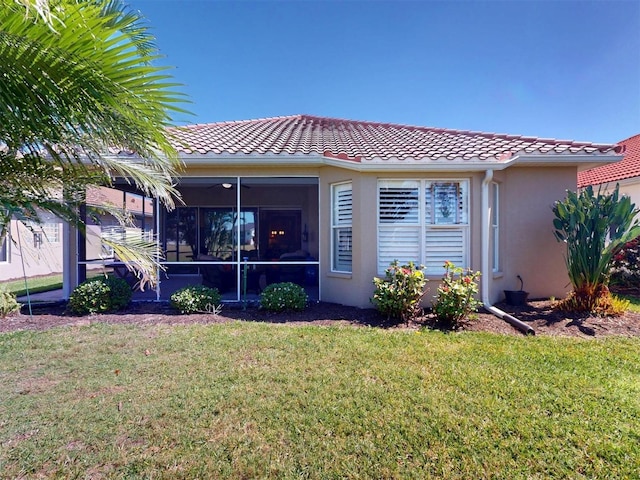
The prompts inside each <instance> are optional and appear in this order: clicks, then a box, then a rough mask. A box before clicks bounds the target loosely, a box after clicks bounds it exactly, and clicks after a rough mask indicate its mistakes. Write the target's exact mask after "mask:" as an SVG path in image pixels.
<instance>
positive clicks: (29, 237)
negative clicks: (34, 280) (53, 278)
mask: <svg viewBox="0 0 640 480" xmlns="http://www.w3.org/2000/svg"><path fill="white" fill-rule="evenodd" d="M56 224H57V225H58V233H59V237H58V239H57V241H55V242H50V241H49V240H48V239H47V238H46V237H45V236H44V235H43V236H41V240H42V242H41V243H35V242H34V235H33V233H32V232H31V231H30V230H29V229H28V228H27V227H25V226H24V225H23V224H21V223H20V222H17V221H15V220H12V221H11V233H10V237H9V238H10V240H9V245H8V248H9V252H8V253H9V255H8V257H9V261H8V262H1V263H0V281H7V280H14V279H20V278H23V277H24V275H25V274H26V276H27V277H37V276H42V275H49V274H51V273H61V272H62V248H63V244H64V241H63V240H64V239H63V238H62V235H63V233H62V222H58V223H56ZM18 229H19V232H18ZM23 264H24V269H23Z"/></svg>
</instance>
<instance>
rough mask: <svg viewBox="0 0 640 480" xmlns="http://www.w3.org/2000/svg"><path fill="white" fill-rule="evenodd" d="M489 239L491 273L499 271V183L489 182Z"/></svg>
mask: <svg viewBox="0 0 640 480" xmlns="http://www.w3.org/2000/svg"><path fill="white" fill-rule="evenodd" d="M491 241H492V243H493V245H492V251H493V260H492V270H493V273H498V272H499V271H500V260H501V258H500V184H499V183H497V182H491Z"/></svg>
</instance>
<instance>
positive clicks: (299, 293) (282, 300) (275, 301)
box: [260, 282, 308, 312]
mask: <svg viewBox="0 0 640 480" xmlns="http://www.w3.org/2000/svg"><path fill="white" fill-rule="evenodd" d="M307 301H308V297H307V293H306V292H305V291H304V288H302V287H301V286H300V285H296V284H295V283H291V282H283V283H272V284H271V285H268V286H267V288H265V289H264V290H263V291H262V293H261V294H260V306H261V307H262V308H264V309H265V310H268V311H270V312H283V311H285V310H304V309H305V307H306V306H307Z"/></svg>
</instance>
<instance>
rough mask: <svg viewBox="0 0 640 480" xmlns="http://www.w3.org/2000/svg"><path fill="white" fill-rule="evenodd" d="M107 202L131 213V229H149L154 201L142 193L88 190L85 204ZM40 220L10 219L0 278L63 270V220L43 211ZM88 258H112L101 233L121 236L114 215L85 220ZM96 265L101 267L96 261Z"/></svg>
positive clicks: (0, 256)
mask: <svg viewBox="0 0 640 480" xmlns="http://www.w3.org/2000/svg"><path fill="white" fill-rule="evenodd" d="M105 203H110V204H112V205H122V208H123V209H125V210H126V211H127V212H128V213H129V214H130V215H132V217H133V219H134V222H135V226H136V227H137V228H130V229H129V234H131V231H132V230H133V231H135V233H139V230H140V229H141V228H146V230H147V231H150V230H152V229H153V228H152V225H151V224H150V222H151V219H150V218H151V217H150V216H149V215H150V214H149V213H147V212H152V210H153V202H152V201H151V200H150V199H148V198H147V199H146V201H145V199H144V197H143V196H141V195H137V194H133V193H126V192H122V191H120V190H115V189H112V188H106V187H101V188H95V189H91V190H90V191H88V192H87V204H88V205H101V204H105ZM42 222H43V223H42V224H41V225H37V224H35V223H32V224H29V225H25V224H23V223H22V222H19V221H17V220H12V221H11V228H10V231H9V235H8V237H7V238H6V239H5V241H4V242H3V243H2V245H0V282H2V281H7V280H16V279H21V278H24V277H25V276H26V277H27V278H31V277H39V276H46V275H51V274H55V273H62V271H63V264H64V262H63V251H64V247H65V242H66V240H65V230H66V229H65V228H64V223H63V222H62V221H61V220H60V219H59V218H57V217H55V216H53V215H52V214H42ZM88 223H89V225H88V226H87V231H88V238H89V241H88V242H87V254H86V258H87V259H92V260H97V261H99V262H98V263H104V261H105V260H113V253H112V252H108V251H105V250H104V247H103V246H102V244H101V241H100V236H101V235H111V236H113V235H117V236H122V235H124V234H125V233H124V232H123V229H122V227H120V225H119V224H118V223H117V222H116V221H115V219H110V218H106V217H104V218H102V219H101V223H100V225H98V224H95V223H92V222H88ZM95 268H101V267H100V265H97V264H96V265H95Z"/></svg>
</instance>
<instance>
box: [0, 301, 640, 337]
mask: <svg viewBox="0 0 640 480" xmlns="http://www.w3.org/2000/svg"><path fill="white" fill-rule="evenodd" d="M496 307H497V308H499V309H501V310H503V311H504V312H507V313H509V314H511V315H513V316H514V317H516V318H517V319H519V320H521V321H523V322H525V323H526V324H527V325H530V326H531V327H532V328H533V329H534V331H535V334H536V335H560V336H572V337H585V338H593V337H595V338H599V337H604V336H607V335H622V336H640V314H638V313H631V312H628V313H626V314H625V315H622V316H620V317H598V316H588V315H582V316H581V315H575V314H568V313H566V312H559V311H557V310H555V309H553V307H552V303H551V302H550V301H548V300H534V301H530V302H528V303H527V304H526V305H524V306H512V305H506V304H496ZM236 320H240V321H248V322H267V323H281V324H289V325H344V326H360V327H376V328H395V329H417V328H420V327H422V326H425V325H426V326H429V325H432V323H433V317H432V316H431V315H428V314H427V315H425V316H424V317H423V318H420V319H419V321H417V322H415V323H412V324H410V325H404V324H400V325H397V324H391V323H389V322H388V321H387V319H386V318H385V317H384V316H382V315H380V314H378V312H377V311H376V310H374V309H360V308H355V307H346V306H343V305H337V304H333V303H326V302H319V303H313V304H311V305H310V306H309V307H308V308H307V309H306V310H304V311H302V312H284V313H269V312H265V311H263V310H260V309H259V308H257V307H255V306H248V307H247V308H246V309H243V308H242V307H241V306H239V305H238V306H231V305H226V306H224V307H223V308H222V312H221V313H220V314H219V315H213V314H205V313H203V314H192V315H181V314H179V313H178V312H176V311H175V310H173V309H171V307H170V306H169V305H167V304H165V303H155V302H137V303H132V304H131V306H129V307H128V308H127V309H126V310H123V311H120V312H117V313H110V314H96V315H87V316H74V315H72V314H69V313H67V312H66V311H65V305H64V304H62V303H58V304H49V305H44V306H39V307H34V308H33V310H32V314H29V311H28V310H27V309H25V307H23V309H22V312H21V313H18V314H13V315H10V316H8V317H7V318H5V319H0V332H12V331H17V330H47V329H50V328H54V327H61V326H81V325H90V324H92V323H97V322H102V323H108V324H133V325H153V324H166V325H184V324H191V323H199V324H212V323H223V322H230V321H236ZM462 330H463V331H464V330H466V331H487V332H493V333H499V334H504V335H517V336H522V335H524V333H522V332H521V331H519V330H517V329H516V328H515V327H513V326H511V325H510V324H509V323H507V322H506V321H505V320H502V319H500V318H498V317H496V316H494V315H492V314H491V313H488V312H486V311H484V310H481V311H480V312H478V314H477V318H476V319H475V320H473V321H470V322H469V323H468V324H466V325H465V326H464V327H463V328H462Z"/></svg>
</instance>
